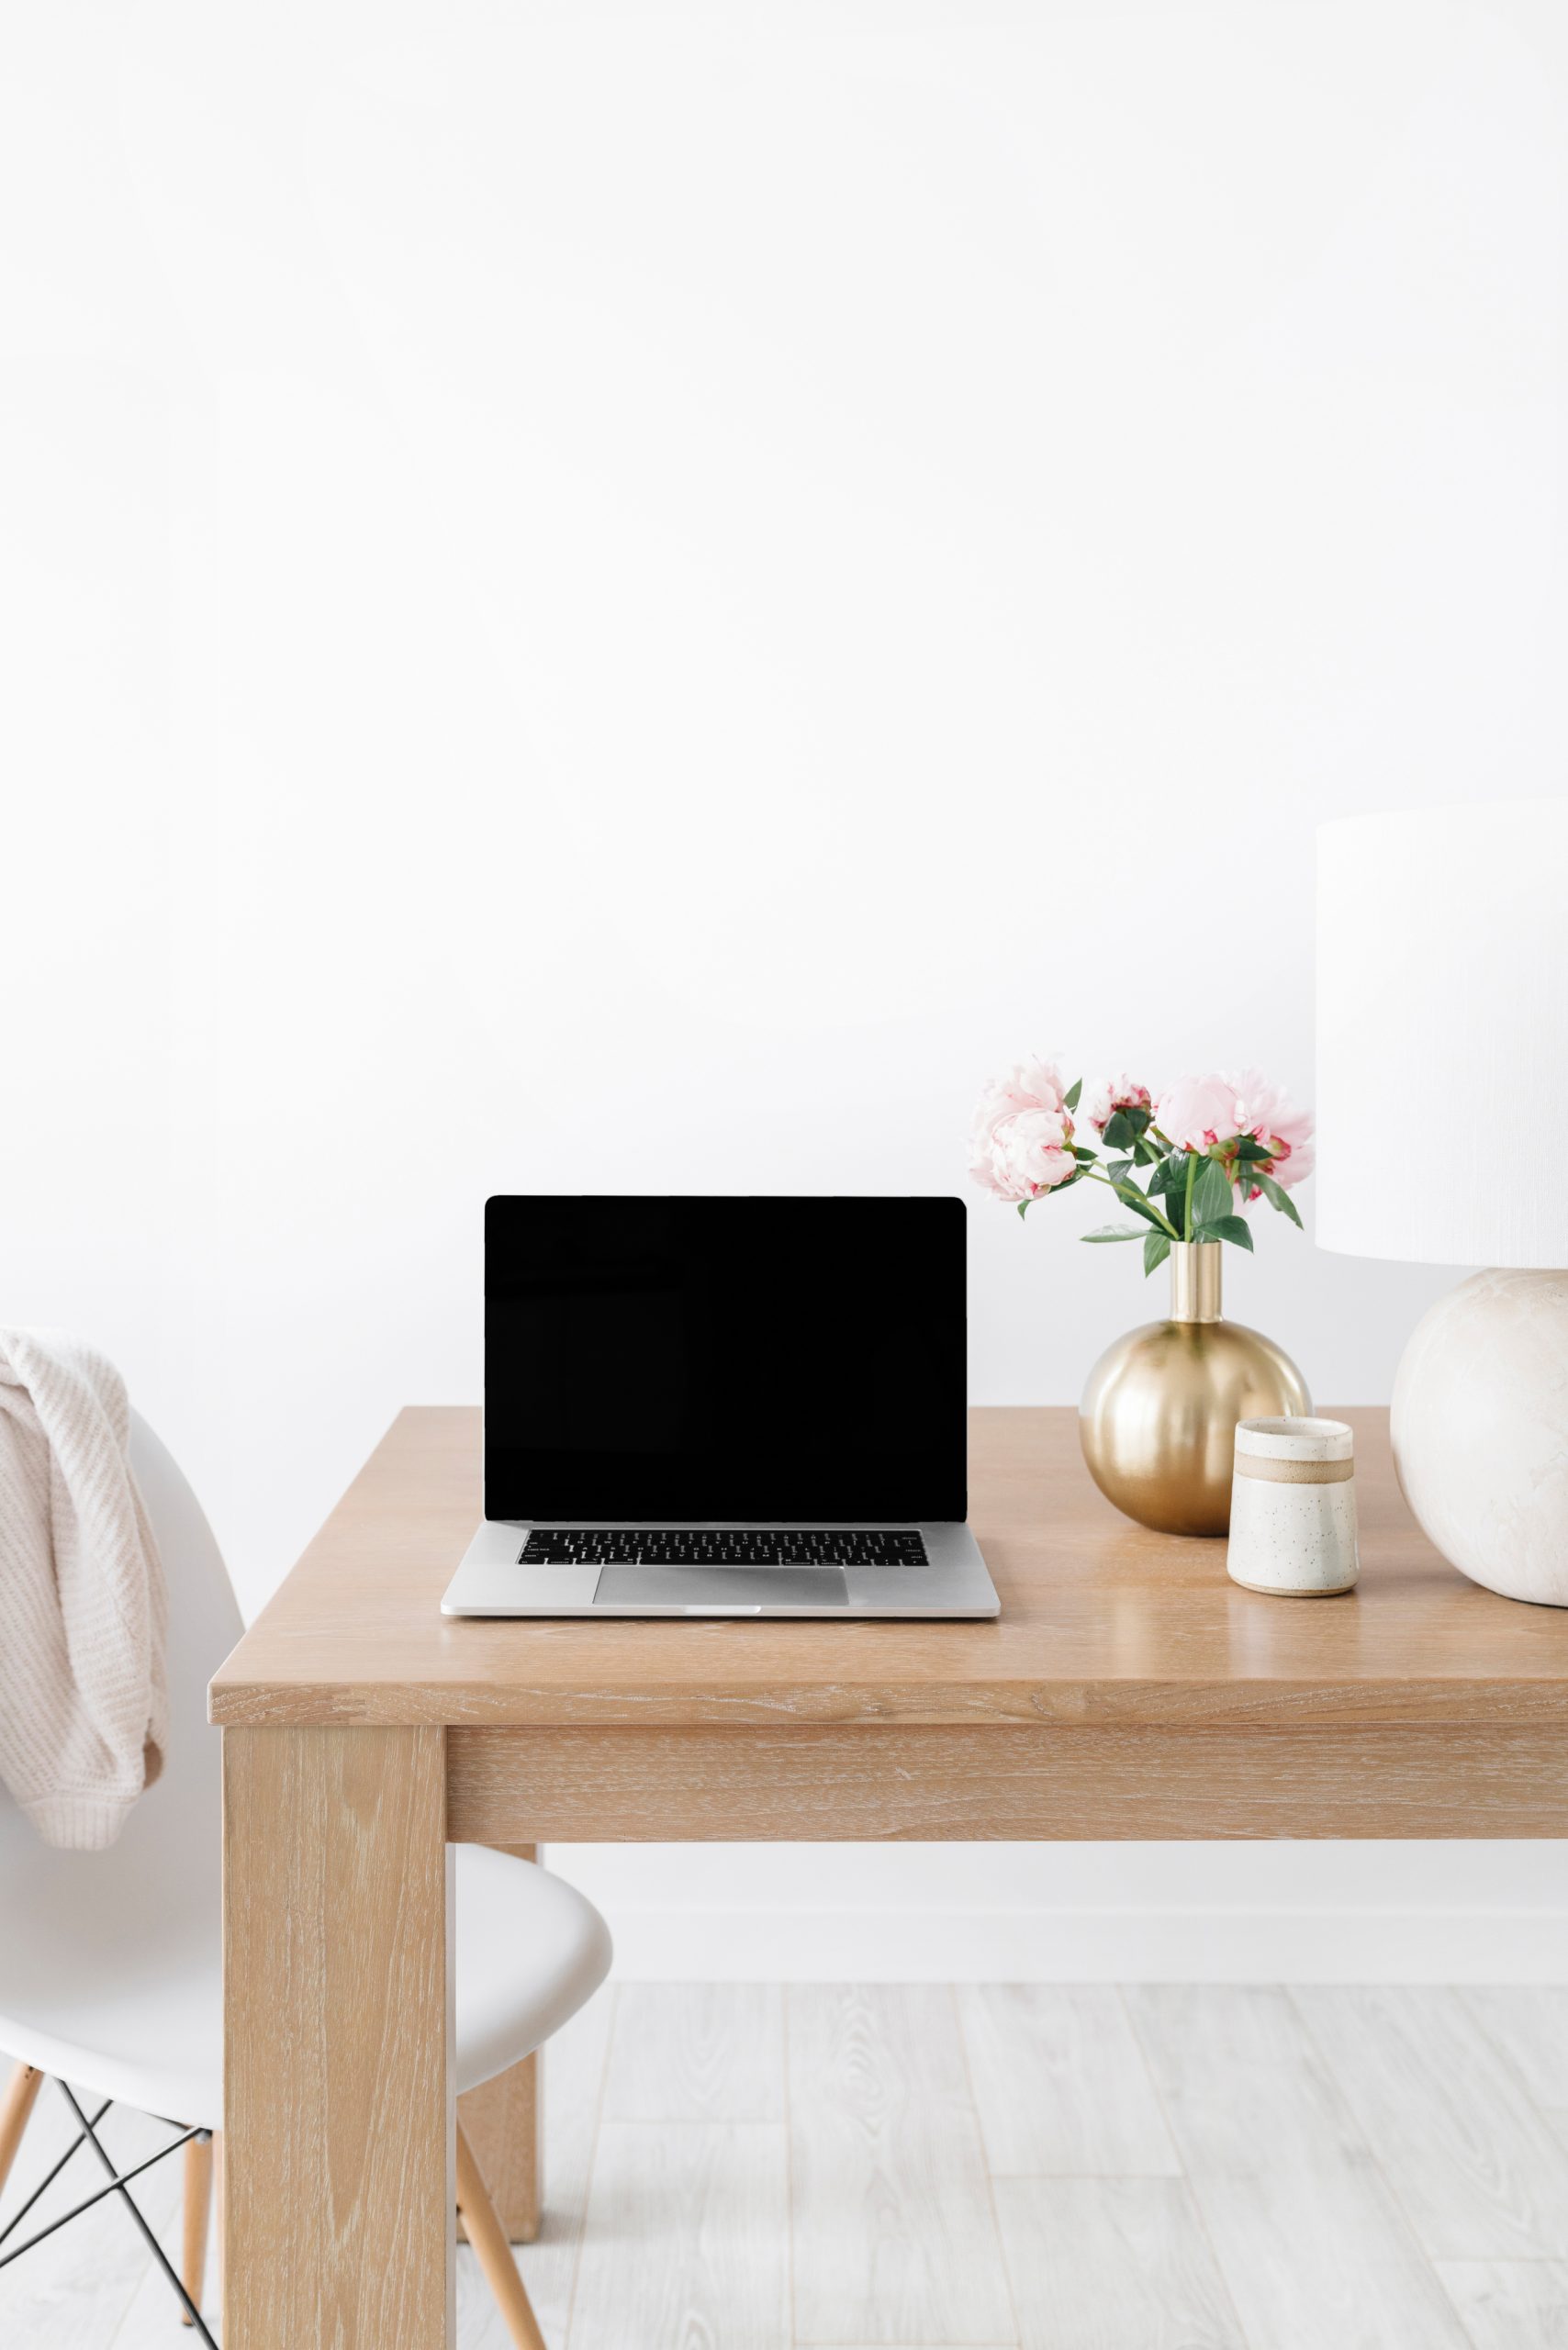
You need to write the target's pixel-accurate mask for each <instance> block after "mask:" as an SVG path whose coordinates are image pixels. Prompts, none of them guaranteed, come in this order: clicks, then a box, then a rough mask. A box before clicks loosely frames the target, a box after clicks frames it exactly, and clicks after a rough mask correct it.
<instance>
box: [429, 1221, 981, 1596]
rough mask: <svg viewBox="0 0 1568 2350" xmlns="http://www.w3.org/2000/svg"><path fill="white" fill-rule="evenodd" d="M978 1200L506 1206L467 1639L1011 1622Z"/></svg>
mask: <svg viewBox="0 0 1568 2350" xmlns="http://www.w3.org/2000/svg"><path fill="white" fill-rule="evenodd" d="M964 1243H965V1210H964V1205H963V1203H962V1201H960V1200H956V1199H891V1200H887V1199H884V1200H868V1199H844V1200H836V1199H835V1200H823V1199H814V1200H810V1199H808V1200H802V1199H787V1200H774V1199H635V1198H632V1199H629V1198H626V1197H623V1196H621V1195H619V1194H617V1195H612V1196H609V1197H605V1198H601V1199H582V1198H575V1199H493V1200H491V1201H489V1202H488V1203H487V1207H486V1211H485V1523H484V1524H483V1525H482V1526H481V1527H480V1528H479V1530H478V1532H477V1533H476V1535H475V1537H474V1539H473V1541H472V1542H471V1543H470V1544H469V1546H468V1550H467V1552H466V1554H465V1558H464V1561H463V1563H462V1565H461V1566H460V1567H459V1568H458V1570H457V1572H456V1574H455V1575H454V1577H453V1580H452V1583H451V1584H450V1585H449V1587H448V1589H447V1593H446V1596H445V1598H444V1599H443V1600H442V1610H443V1612H444V1613H445V1614H446V1615H448V1616H846V1617H879V1616H884V1617H906V1616H948V1617H953V1616H964V1617H987V1616H994V1615H996V1614H997V1612H998V1607H997V1598H996V1593H995V1592H994V1590H993V1589H992V1587H991V1577H990V1576H989V1575H988V1574H987V1572H986V1569H985V1561H983V1559H982V1558H981V1557H980V1550H979V1546H978V1545H977V1543H976V1541H975V1539H974V1536H973V1535H972V1534H971V1533H970V1532H969V1527H968V1526H967V1525H966V1524H965V1523H964V1518H965V1511H966V1490H965V1488H966V1482H967V1479H966V1471H967V1457H966V1456H967V1446H966V1435H967V1431H966V1424H965V1380H966V1362H965V1354H966V1334H965V1302H964Z"/></svg>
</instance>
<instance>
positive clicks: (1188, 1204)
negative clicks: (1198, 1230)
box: [1182, 1150, 1198, 1240]
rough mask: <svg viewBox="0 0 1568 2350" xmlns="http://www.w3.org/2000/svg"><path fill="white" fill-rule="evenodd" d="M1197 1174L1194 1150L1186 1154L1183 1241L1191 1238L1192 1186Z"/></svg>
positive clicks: (1196, 1156)
mask: <svg viewBox="0 0 1568 2350" xmlns="http://www.w3.org/2000/svg"><path fill="white" fill-rule="evenodd" d="M1197 1174H1198V1154H1197V1152H1196V1151H1195V1150H1190V1151H1189V1152H1188V1153H1187V1196H1186V1198H1185V1199H1184V1200H1183V1202H1182V1239H1183V1240H1191V1238H1192V1237H1193V1183H1194V1182H1195V1181H1197Z"/></svg>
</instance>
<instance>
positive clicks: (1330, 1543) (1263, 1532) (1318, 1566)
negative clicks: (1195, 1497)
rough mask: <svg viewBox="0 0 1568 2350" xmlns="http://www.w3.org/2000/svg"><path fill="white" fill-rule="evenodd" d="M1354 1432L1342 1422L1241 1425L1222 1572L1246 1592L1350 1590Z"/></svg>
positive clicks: (1357, 1567)
mask: <svg viewBox="0 0 1568 2350" xmlns="http://www.w3.org/2000/svg"><path fill="white" fill-rule="evenodd" d="M1355 1446H1356V1439H1355V1432H1354V1430H1353V1429H1351V1428H1350V1427H1347V1426H1346V1424H1345V1422H1344V1421H1343V1420H1238V1422H1237V1427H1236V1472H1235V1476H1234V1479H1233V1482H1232V1485H1231V1496H1230V1548H1229V1550H1228V1551H1227V1552H1226V1567H1227V1569H1228V1570H1229V1573H1230V1579H1231V1581H1232V1582H1233V1583H1241V1584H1242V1585H1244V1587H1245V1588H1246V1589H1247V1590H1248V1591H1268V1592H1279V1593H1282V1594H1283V1595H1286V1596H1289V1597H1292V1598H1295V1599H1322V1598H1327V1595H1329V1594H1330V1593H1331V1592H1336V1591H1349V1590H1350V1587H1351V1585H1352V1584H1353V1583H1354V1582H1355V1580H1356V1577H1357V1574H1358V1573H1359V1572H1360V1571H1361V1561H1360V1558H1359V1556H1358V1554H1357V1550H1356V1484H1355V1468H1356V1462H1355Z"/></svg>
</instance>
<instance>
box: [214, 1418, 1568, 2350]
mask: <svg viewBox="0 0 1568 2350" xmlns="http://www.w3.org/2000/svg"><path fill="white" fill-rule="evenodd" d="M1345 1416H1346V1417H1347V1418H1349V1419H1350V1420H1352V1421H1353V1422H1354V1423H1355V1426H1356V1429H1357V1437H1358V1453H1359V1461H1360V1466H1359V1479H1358V1483H1359V1491H1360V1505H1361V1555H1362V1580H1361V1588H1360V1590H1359V1592H1357V1593H1356V1594H1354V1595H1348V1596H1346V1597H1343V1598H1337V1599H1327V1600H1324V1601H1321V1602H1320V1603H1318V1604H1316V1605H1312V1606H1309V1605H1306V1604H1305V1603H1304V1602H1301V1601H1298V1600H1282V1599H1271V1598H1265V1597H1262V1596H1260V1595H1254V1594H1252V1593H1249V1592H1244V1591H1241V1590H1238V1589H1237V1588H1236V1587H1235V1586H1234V1585H1233V1584H1231V1583H1229V1582H1227V1580H1226V1573H1225V1549H1224V1545H1223V1543H1215V1542H1202V1541H1182V1540H1178V1539H1173V1538H1170V1537H1166V1536H1161V1535H1156V1534H1151V1533H1148V1532H1147V1531H1146V1530H1145V1529H1143V1528H1142V1527H1136V1526H1133V1525H1131V1524H1129V1522H1128V1521H1127V1520H1126V1519H1125V1518H1123V1517H1121V1516H1118V1515H1117V1514H1116V1512H1115V1511H1114V1510H1113V1509H1112V1508H1111V1507H1110V1505H1109V1504H1108V1503H1106V1502H1105V1501H1103V1499H1102V1498H1101V1496H1100V1494H1098V1493H1097V1492H1096V1491H1095V1489H1094V1488H1093V1486H1092V1484H1091V1483H1090V1481H1089V1478H1088V1475H1087V1473H1086V1472H1085V1471H1084V1469H1083V1466H1082V1464H1081V1460H1080V1457H1079V1451H1078V1443H1077V1431H1076V1426H1075V1416H1074V1415H1073V1414H1072V1413H1071V1412H1070V1411H1062V1410H1047V1411H1037V1410H982V1411H977V1412H975V1413H974V1414H973V1415H972V1416H971V1426H970V1493H971V1517H972V1521H973V1524H974V1527H975V1530H976V1532H977V1534H978V1535H979V1537H980V1543H981V1546H982V1548H983V1549H984V1551H985V1555H986V1559H987V1561H988V1562H989V1564H990V1566H991V1573H992V1575H993V1577H994V1578H995V1582H996V1586H997V1589H998V1591H999V1593H1000V1594H1001V1597H1002V1617H1001V1620H1000V1622H998V1623H994V1624H931V1623H925V1624H824V1623H786V1622H775V1623H758V1622H756V1621H749V1622H735V1621H728V1622H711V1623H702V1622H669V1621H665V1622H646V1623H625V1622H620V1623H617V1622H610V1621H606V1622H599V1623H580V1622H579V1623H569V1622H563V1623H554V1624H543V1623H535V1624H528V1623H519V1622H498V1623H487V1622H475V1621H461V1622H460V1621H449V1620H448V1619H446V1618H444V1617H442V1616H441V1615H440V1614H439V1612H438V1607H439V1602H440V1598H441V1595H442V1589H443V1588H444V1586H445V1584H446V1582H447V1580H448V1578H449V1576H450V1575H451V1573H452V1572H453V1569H454V1566H455V1564H456V1561H457V1560H458V1558H459V1556H460V1554H461V1552H462V1550H463V1549H464V1547H465V1543H466V1542H467V1539H468V1537H469V1535H470V1533H471V1532H472V1530H473V1527H474V1524H475V1522H476V1516H477V1514H478V1509H479V1416H478V1413H477V1412H476V1411H473V1410H467V1409H456V1408H450V1409H449V1408H441V1409H415V1410H409V1411H405V1412H404V1413H402V1414H401V1415H400V1416H399V1417H398V1420H397V1421H396V1422H395V1423H394V1425H393V1427H392V1428H391V1430H390V1431H389V1433H388V1434H387V1436H386V1438H385V1439H384V1440H383V1442H382V1443H381V1445H380V1446H379V1447H378V1448H377V1449H376V1451H375V1453H374V1454H373V1455H372V1457H371V1459H370V1460H369V1461H368V1462H367V1463H366V1465H365V1467H364V1470H363V1471H362V1472H361V1473H360V1475H359V1476H358V1478H356V1480H355V1481H354V1483H353V1485H352V1486H351V1488H350V1490H349V1492H348V1493H347V1494H345V1496H344V1497H343V1500H342V1502H341V1504H340V1505H339V1506H338V1507H337V1509H336V1510H335V1511H334V1512H333V1514H332V1516H331V1517H330V1519H329V1520H328V1523H327V1525H326V1526H325V1527H323V1528H322V1530H321V1532H320V1533H319V1535H318V1536H317V1538H316V1539H315V1541H314V1542H313V1543H312V1544H311V1545H310V1548H309V1549H308V1550H307V1552H306V1553H305V1556H304V1558H303V1559H302V1560H301V1561H300V1562H299V1564H298V1566H297V1567H296V1569H295V1570H294V1572H293V1573H292V1574H291V1575H290V1577H289V1578H288V1580H287V1582H286V1583H285V1584H284V1586H283V1588H282V1589H281V1590H280V1591H279V1593H278V1595H277V1596H276V1597H275V1598H274V1601H273V1602H272V1604H271V1606H269V1607H268V1608H267V1609H266V1611H265V1612H264V1614H263V1616H262V1617H260V1619H259V1620H258V1622H257V1623H256V1624H255V1625H254V1626H253V1627H252V1629H251V1630H250V1631H249V1632H247V1634H246V1635H245V1637H244V1639H242V1640H241V1643H240V1645H239V1647H238V1648H237V1649H236V1650H235V1651H234V1653H233V1655H232V1656H231V1657H230V1659H229V1661H228V1662H227V1663H226V1664H225V1665H224V1667H223V1669H222V1671H221V1672H220V1673H218V1676H217V1678H216V1679H215V1681H214V1682H213V1684H212V1702H211V1711H212V1718H213V1720H214V1721H216V1722H219V1723H221V1724H222V1726H223V1748H224V1868H225V1917H224V1935H225V1964H226V1986H225V1995H226V2004H227V2039H226V2064H227V2080H226V2105H225V2130H226V2137H227V2146H226V2162H225V2173H226V2178H225V2196H226V2219H227V2275H226V2279H225V2305H224V2343H225V2350H438V2346H439V2345H442V2344H450V2342H451V2340H452V2271H453V2261H452V2210H453V2122H452V2115H453V2104H452V2097H451V2090H450V2085H449V2081H448V2064H447V2055H448V2044H449V2038H450V2031H451V2022H450V1999H449V1984H450V1964H449V1957H450V1952H449V1940H448V1936H449V1927H450V1908H449V1903H448V1899H447V1894H448V1885H449V1874H448V1870H449V1863H448V1855H447V1840H448V1839H449V1838H451V1839H453V1840H455V1841H473V1842H479V1843H494V1844H505V1845H518V1844H524V1843H530V1844H532V1843H536V1842H544V1841H563V1842H566V1841H571V1842H578V1841H641V1840H656V1841H666V1840H675V1841H686V1840H689V1841H732V1840H738V1839H752V1838H775V1839H798V1840H801V1841H819V1840H829V1839H844V1838H884V1837H886V1838H913V1839H935V1838H965V1839H987V1838H998V1837H1026V1838H1039V1839H1046V1840H1055V1839H1085V1838H1101V1837H1107V1838H1108V1837H1139V1838H1148V1837H1159V1838H1185V1837H1261V1836H1320V1837H1350V1836H1404V1837H1438V1836H1440V1837H1453V1836H1461V1837H1490V1836H1561V1835H1562V1834H1564V1833H1568V1776H1565V1772H1564V1760H1565V1756H1568V1748H1565V1746H1564V1739H1563V1732H1564V1728H1565V1726H1568V1614H1565V1613H1562V1612H1559V1611H1556V1610H1553V1609H1550V1608H1537V1607H1527V1606H1516V1605H1514V1604H1513V1603H1511V1602H1509V1601H1507V1600H1505V1599H1499V1598H1496V1597H1495V1596H1494V1595H1492V1594H1491V1593H1488V1592H1484V1591H1482V1590H1480V1589H1479V1588H1478V1587H1477V1586H1476V1585H1474V1584H1473V1583H1467V1582H1466V1581H1465V1580H1464V1579H1463V1577H1462V1576H1461V1575H1459V1574H1457V1573H1456V1572H1454V1571H1453V1570H1452V1569H1451V1568H1450V1567H1448V1566H1447V1565H1445V1564H1444V1562H1443V1561H1441V1560H1440V1559H1439V1558H1438V1557H1437V1555H1436V1553H1435V1552H1434V1551H1433V1550H1431V1548H1430V1547H1429V1545H1428V1543H1427V1542H1426V1541H1425V1539H1423V1538H1422V1536H1421V1535H1420V1534H1419V1533H1418V1531H1417V1528H1416V1527H1415V1526H1414V1524H1413V1522H1412V1521H1411V1519H1410V1517H1409V1516H1408V1513H1407V1512H1406V1508H1405V1506H1404V1504H1403V1502H1402V1501H1401V1499H1400V1497H1399V1494H1398V1490H1397V1487H1396V1485H1395V1483H1394V1476H1393V1471H1392V1466H1391V1463H1390V1459H1389V1450H1388V1437H1387V1415H1386V1413H1384V1412H1382V1411H1370V1410H1362V1411H1351V1412H1349V1413H1347V1414H1346V1415H1345ZM592 2256H593V2254H592V2246H591V2245H589V2246H588V2252H587V2257H588V2258H589V2259H591V2258H592Z"/></svg>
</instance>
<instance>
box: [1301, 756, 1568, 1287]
mask: <svg viewBox="0 0 1568 2350" xmlns="http://www.w3.org/2000/svg"><path fill="white" fill-rule="evenodd" d="M1316 1112H1317V1153H1318V1156H1317V1181H1316V1192H1317V1238H1318V1241H1319V1243H1320V1245H1321V1246H1322V1247H1323V1248H1335V1249H1339V1250H1342V1251H1344V1252H1345V1253H1346V1254H1347V1255H1350V1256H1355V1257H1397V1258H1404V1259H1409V1260H1411V1261H1413V1262H1417V1263H1422V1264H1433V1265H1533V1266H1541V1267H1552V1266H1568V800H1512V801H1506V800H1502V801H1498V802H1496V803H1495V804H1494V805H1493V806H1490V807H1486V806H1481V807H1462V808H1425V809H1419V810H1417V809H1411V810H1407V811H1403V812H1401V813H1398V814H1394V815H1386V816H1360V817H1352V818H1350V820H1348V821H1347V822H1343V823H1337V824H1326V825H1324V826H1323V828H1322V830H1321V831H1320V833H1319V834H1318V860H1317V1101H1316Z"/></svg>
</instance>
